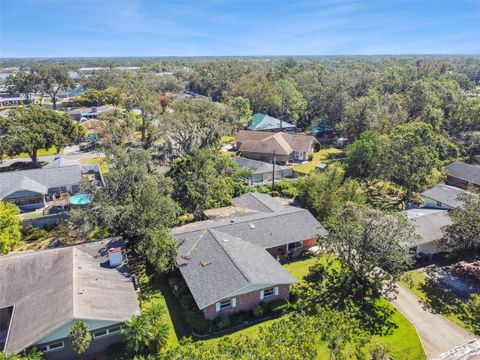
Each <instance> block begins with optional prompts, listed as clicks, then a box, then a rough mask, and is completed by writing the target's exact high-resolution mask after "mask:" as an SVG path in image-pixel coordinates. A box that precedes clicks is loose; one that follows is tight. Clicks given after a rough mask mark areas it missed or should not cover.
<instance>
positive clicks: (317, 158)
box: [290, 148, 344, 174]
mask: <svg viewBox="0 0 480 360" xmlns="http://www.w3.org/2000/svg"><path fill="white" fill-rule="evenodd" d="M343 154H344V150H341V149H337V148H326V149H321V150H320V151H318V152H316V153H313V159H312V161H309V162H308V163H305V164H302V165H292V166H290V167H291V168H292V169H293V170H295V171H297V172H300V173H304V174H308V173H309V172H311V171H312V170H314V169H315V165H317V164H318V163H320V162H324V163H326V164H331V163H334V162H337V161H338V159H339V158H341V157H343Z"/></svg>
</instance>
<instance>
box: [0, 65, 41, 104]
mask: <svg viewBox="0 0 480 360" xmlns="http://www.w3.org/2000/svg"><path fill="white" fill-rule="evenodd" d="M6 85H7V86H10V87H11V88H10V89H9V90H10V91H12V92H18V93H20V94H22V95H23V97H24V98H25V101H26V102H27V103H31V102H32V100H34V98H32V97H34V96H35V93H36V92H37V91H38V89H39V81H38V79H37V77H36V75H35V73H33V72H32V71H28V70H25V69H23V68H21V69H20V70H19V71H18V72H17V73H16V74H15V75H10V76H9V77H8V78H7V81H6Z"/></svg>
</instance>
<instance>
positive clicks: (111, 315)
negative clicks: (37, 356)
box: [0, 238, 139, 360]
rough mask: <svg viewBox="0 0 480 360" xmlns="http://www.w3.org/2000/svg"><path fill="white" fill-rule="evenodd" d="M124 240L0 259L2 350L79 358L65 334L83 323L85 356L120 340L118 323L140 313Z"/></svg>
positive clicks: (54, 359) (52, 357) (50, 357)
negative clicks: (86, 337)
mask: <svg viewBox="0 0 480 360" xmlns="http://www.w3.org/2000/svg"><path fill="white" fill-rule="evenodd" d="M123 246H124V244H123V240H122V239H121V238H110V239H105V240H102V241H96V242H90V243H86V244H83V245H76V246H70V247H63V248H56V249H48V250H40V251H33V252H25V253H20V254H18V255H11V256H2V257H0V273H1V274H2V276H0V290H1V291H0V351H2V350H3V351H4V352H6V353H7V354H10V353H17V352H20V351H23V350H24V349H26V348H29V347H31V346H36V347H37V348H38V349H40V350H41V351H42V352H44V354H45V359H47V360H57V359H58V360H60V359H61V360H70V359H77V358H78V355H77V354H75V352H74V351H73V348H72V344H71V341H70V339H69V338H68V332H69V329H70V326H71V325H72V324H74V323H75V322H76V321H79V320H81V321H84V322H85V323H87V325H88V326H89V329H90V332H91V333H92V342H91V344H90V347H89V348H88V350H87V352H86V354H87V355H91V354H93V353H96V352H99V351H105V350H107V348H108V346H110V345H111V344H113V343H116V342H119V341H121V337H120V334H119V332H120V329H121V326H122V324H123V323H124V322H125V321H126V320H128V319H130V318H131V317H132V316H134V315H137V314H139V306H138V301H137V294H136V292H135V288H134V285H133V282H132V276H131V273H130V270H129V268H128V264H127V261H126V259H125V257H124V256H123V251H124V250H123Z"/></svg>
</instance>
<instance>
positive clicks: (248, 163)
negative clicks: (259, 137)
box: [232, 157, 288, 174]
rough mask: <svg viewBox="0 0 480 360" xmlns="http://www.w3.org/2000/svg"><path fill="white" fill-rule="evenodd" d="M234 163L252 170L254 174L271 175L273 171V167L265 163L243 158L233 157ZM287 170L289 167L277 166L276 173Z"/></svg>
mask: <svg viewBox="0 0 480 360" xmlns="http://www.w3.org/2000/svg"><path fill="white" fill-rule="evenodd" d="M232 161H233V162H235V163H237V164H238V166H239V167H241V168H242V169H246V170H252V171H253V173H254V174H264V173H271V172H272V171H273V165H272V164H270V163H267V162H263V161H258V160H252V159H247V158H243V157H233V158H232ZM286 169H288V167H287V166H280V165H275V171H278V170H286Z"/></svg>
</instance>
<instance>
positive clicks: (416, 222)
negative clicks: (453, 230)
mask: <svg viewBox="0 0 480 360" xmlns="http://www.w3.org/2000/svg"><path fill="white" fill-rule="evenodd" d="M403 213H404V214H405V216H406V217H407V219H408V220H409V221H410V223H411V224H413V226H414V227H415V232H416V233H417V235H418V238H417V239H412V241H411V242H410V243H409V244H407V245H408V246H409V248H410V249H411V251H412V253H415V254H420V253H423V254H425V255H428V256H431V255H434V254H436V253H438V252H441V251H446V250H445V249H442V248H441V247H440V243H439V241H440V240H441V239H442V237H443V232H442V228H443V227H444V226H447V225H451V224H452V220H451V219H450V217H449V216H448V211H447V210H440V209H425V208H419V209H411V210H406V211H404V212H403Z"/></svg>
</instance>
